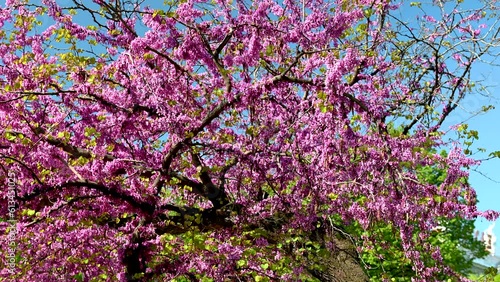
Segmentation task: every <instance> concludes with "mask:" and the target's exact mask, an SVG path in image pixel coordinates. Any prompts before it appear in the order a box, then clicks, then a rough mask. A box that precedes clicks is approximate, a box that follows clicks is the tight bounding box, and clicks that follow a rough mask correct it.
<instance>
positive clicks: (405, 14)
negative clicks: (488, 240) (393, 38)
mask: <svg viewBox="0 0 500 282" xmlns="http://www.w3.org/2000/svg"><path fill="white" fill-rule="evenodd" d="M481 2H482V1H466V2H464V5H466V6H465V7H466V8H470V9H477V8H478V5H480V4H481ZM447 5H453V2H450V3H448V4H447ZM428 7H429V6H422V8H423V11H422V10H420V9H418V8H417V7H410V2H409V1H408V2H403V5H402V6H401V9H400V11H399V13H397V14H399V15H400V16H401V17H402V18H403V19H404V20H406V21H407V22H409V23H414V22H415V21H416V18H417V16H422V15H425V14H428V15H433V16H438V18H439V13H438V11H437V10H435V9H428ZM446 7H447V6H446ZM426 8H427V9H426ZM497 52H498V51H497ZM485 60H486V61H491V62H493V58H486V59H485ZM493 63H500V59H497V60H496V61H495V62H493ZM499 74H500V66H494V64H488V63H480V64H478V65H476V66H475V68H474V67H473V69H472V76H471V78H472V79H473V80H475V81H480V85H481V86H485V87H486V90H487V91H481V92H479V93H472V94H471V95H469V96H468V97H467V98H466V99H465V100H463V101H462V103H461V104H460V106H459V107H457V109H456V111H455V112H453V113H452V114H450V116H449V117H448V119H447V121H446V122H445V124H444V126H443V128H442V129H443V130H447V129H448V128H449V126H452V125H456V124H460V123H467V124H468V125H469V129H470V130H477V131H478V132H479V140H475V141H474V144H473V146H472V149H477V148H484V149H486V152H485V153H476V154H474V155H473V158H474V159H487V158H488V155H489V153H491V152H493V151H500V130H499V128H500V127H499V125H500V83H499V82H500V75H499ZM486 105H493V106H495V107H496V109H493V110H490V111H489V112H487V113H485V114H482V115H477V116H474V113H476V112H478V111H479V110H480V109H481V107H482V106H486ZM449 137H450V138H453V137H456V136H454V135H453V134H449ZM473 151H474V152H475V150H473ZM469 182H470V184H471V185H472V186H473V187H474V188H475V189H476V192H477V197H478V201H479V203H478V209H479V210H481V211H484V210H496V211H500V159H498V158H495V159H490V160H487V161H483V162H482V163H481V165H479V166H478V167H473V168H472V170H471V171H470V177H469ZM490 224H492V222H491V221H487V220H485V219H478V220H476V229H477V230H479V231H480V232H482V231H484V230H486V229H487V228H488V226H489V225H490ZM494 233H495V235H496V236H497V238H498V242H499V243H498V244H497V246H496V247H497V248H496V255H499V256H500V219H498V220H496V223H495V228H494Z"/></svg>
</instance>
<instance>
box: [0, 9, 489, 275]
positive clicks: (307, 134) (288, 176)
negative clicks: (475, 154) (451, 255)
mask: <svg viewBox="0 0 500 282" xmlns="http://www.w3.org/2000/svg"><path fill="white" fill-rule="evenodd" d="M461 2H462V1H456V3H455V2H454V1H446V3H444V1H436V3H435V5H430V6H428V7H427V8H425V9H424V7H423V6H421V4H420V3H416V2H415V3H413V2H412V3H411V5H407V4H401V5H400V4H398V3H392V2H391V1H388V0H357V1H347V0H337V1H333V0H332V1H328V0H324V1H323V0H307V1H306V0H302V1H290V0H283V1H271V0H258V1H245V0H236V1H232V0H231V1H226V0H213V1H206V0H181V1H165V3H163V5H161V3H158V1H139V0H113V1H111V0H94V1H92V2H91V1H83V0H72V1H55V0H42V1H41V2H40V1H29V0H8V1H6V4H5V7H3V8H1V10H0V26H1V27H2V31H1V32H0V40H1V41H0V55H1V56H0V57H1V59H0V64H1V66H0V78H1V84H2V87H1V89H0V93H1V96H0V99H1V100H0V117H1V118H0V125H1V126H0V128H1V130H2V134H1V136H0V167H1V169H2V170H1V171H2V174H1V175H2V176H3V178H4V179H7V178H9V179H10V178H12V177H14V178H15V183H16V186H15V189H14V190H7V189H3V190H1V192H0V195H1V196H2V201H4V202H2V203H4V204H2V205H1V207H0V217H1V218H2V222H0V226H1V228H0V229H1V235H0V236H1V237H0V241H1V243H2V248H4V247H5V248H10V249H9V250H10V251H12V252H13V253H14V254H15V259H14V260H13V261H15V262H14V263H15V265H14V267H13V268H7V267H4V268H3V270H2V272H0V273H1V277H4V278H5V279H7V280H9V279H11V280H12V279H14V280H17V281H53V280H57V279H62V280H65V281H106V280H110V281H115V280H120V281H171V280H173V281H198V280H201V281H212V280H213V281H238V280H243V281H250V280H255V281H270V280H272V281H286V280H311V281H313V280H316V281H318V280H320V281H365V280H366V279H367V276H366V275H365V274H364V272H363V264H362V262H360V261H359V260H358V257H357V251H358V250H359V249H360V248H366V247H370V246H373V245H374V244H375V245H376V244H377V242H371V239H373V238H371V237H370V236H369V235H367V236H364V237H362V238H352V236H350V235H349V234H346V233H345V231H344V229H343V228H342V227H343V226H345V225H347V224H352V223H354V222H355V223H356V224H359V225H360V226H362V228H363V229H365V230H366V231H367V232H366V234H369V232H370V230H371V229H372V228H375V227H374V226H377V223H380V222H384V223H386V224H389V225H390V226H391V228H392V229H393V231H394V232H397V234H398V236H399V237H400V239H401V244H402V248H403V250H404V254H405V256H406V259H407V260H408V261H411V262H412V266H413V270H414V271H415V279H423V280H428V279H431V278H432V277H433V276H434V275H435V274H437V273H440V272H443V271H445V272H446V271H451V270H449V269H446V268H443V267H441V266H440V264H439V262H440V261H441V256H440V253H439V249H435V248H434V247H432V246H430V245H428V246H427V245H424V246H420V242H422V241H423V240H424V239H425V238H426V237H427V236H429V234H430V233H431V230H432V228H434V227H435V226H436V224H437V223H436V219H437V218H441V219H442V218H454V217H456V216H463V217H466V218H475V217H477V216H486V217H487V218H489V219H491V218H494V217H495V216H497V214H496V213H494V212H479V211H477V209H476V206H475V202H474V201H473V199H475V192H474V190H473V189H472V188H471V187H469V185H468V184H467V183H466V182H464V181H462V179H464V177H466V176H467V171H466V170H465V169H466V168H467V167H468V166H470V165H472V164H474V163H475V161H474V160H472V159H469V158H467V156H466V154H464V153H463V151H462V149H461V148H460V147H459V144H458V143H456V144H455V143H445V142H443V141H442V138H441V137H442V135H443V132H444V131H445V130H448V128H444V129H442V125H443V122H444V121H445V120H446V118H447V117H448V116H449V114H450V113H451V112H452V111H453V110H454V109H455V108H456V107H457V106H458V105H459V103H460V101H461V100H462V99H463V98H464V97H465V95H466V94H467V93H470V92H471V91H473V90H474V88H473V85H472V83H471V80H470V74H471V67H472V66H473V65H474V63H475V62H476V61H478V60H480V59H481V58H482V57H485V56H488V55H490V51H491V50H493V49H492V47H495V45H494V44H495V43H496V42H497V41H498V37H497V33H498V29H497V26H496V22H494V18H493V19H488V16H490V15H494V13H495V11H496V8H497V7H496V6H494V5H495V4H494V1H492V2H491V3H483V4H481V5H482V6H481V7H477V9H476V8H470V7H461V5H462V4H461ZM478 3H479V2H478ZM401 9H406V10H409V9H414V10H415V11H416V12H415V15H416V14H420V15H421V17H419V18H412V19H411V21H406V20H404V18H403V17H401V16H398V15H400V14H401V13H400V11H401ZM412 11H413V10H412ZM425 11H428V12H427V13H426V12H425ZM411 13H413V12H410V14H411ZM486 24H488V25H486ZM394 128H397V130H393V129H394ZM459 129H460V128H459ZM461 129H462V130H463V129H464V128H461ZM468 134H469V135H471V136H475V133H474V132H472V131H468ZM443 146H444V147H447V148H449V154H448V155H447V156H441V155H439V154H435V153H432V152H435V150H433V149H436V148H442V147H443ZM426 166H435V167H438V168H440V169H445V170H446V171H447V174H446V177H445V178H444V179H443V182H442V183H441V184H440V185H433V184H429V183H428V182H425V181H421V180H420V179H419V177H418V175H417V169H420V168H422V167H426ZM6 182H7V181H5V183H6ZM12 191H14V192H12ZM7 200H8V202H9V203H12V202H15V205H13V206H12V207H11V206H10V204H8V203H7ZM12 213H13V214H14V216H15V218H16V220H17V221H16V222H15V224H12V221H7V218H9V214H12ZM415 230H419V231H418V233H417V232H416V231H415ZM12 234H15V236H12ZM13 238H14V239H13ZM12 240H14V241H15V244H14V245H15V246H12V244H11V242H12ZM416 246H418V248H416ZM421 250H424V251H426V252H428V253H431V254H432V258H433V259H434V260H435V261H436V265H435V266H429V265H424V264H423V263H422V260H421V253H420V252H421ZM3 259H4V261H3V264H4V266H6V265H7V264H9V263H11V262H12V261H10V262H9V259H8V258H7V257H5V258H3Z"/></svg>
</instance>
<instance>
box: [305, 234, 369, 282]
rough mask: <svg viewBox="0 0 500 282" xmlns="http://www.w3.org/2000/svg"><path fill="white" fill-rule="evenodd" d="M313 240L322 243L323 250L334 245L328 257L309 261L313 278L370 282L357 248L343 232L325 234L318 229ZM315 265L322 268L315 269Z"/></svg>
mask: <svg viewBox="0 0 500 282" xmlns="http://www.w3.org/2000/svg"><path fill="white" fill-rule="evenodd" d="M311 239H312V240H313V241H316V242H318V243H320V244H321V246H322V247H323V248H326V245H327V243H330V244H333V250H332V251H331V252H330V253H329V254H328V255H327V256H323V257H317V258H316V259H313V260H308V261H307V264H308V265H306V268H307V270H308V271H309V273H310V274H311V275H312V276H313V277H315V278H317V279H319V280H320V281H322V282H365V281H369V278H368V276H367V275H366V273H365V271H364V268H363V266H362V265H361V260H360V259H359V255H358V252H357V251H356V246H355V245H354V243H353V241H351V239H350V238H349V237H347V236H345V235H344V234H343V233H342V232H341V231H330V232H325V231H324V230H323V229H318V230H316V231H315V232H314V233H313V234H312V236H311ZM315 265H316V266H320V267H319V268H318V267H314V266H315ZM319 269H320V270H319Z"/></svg>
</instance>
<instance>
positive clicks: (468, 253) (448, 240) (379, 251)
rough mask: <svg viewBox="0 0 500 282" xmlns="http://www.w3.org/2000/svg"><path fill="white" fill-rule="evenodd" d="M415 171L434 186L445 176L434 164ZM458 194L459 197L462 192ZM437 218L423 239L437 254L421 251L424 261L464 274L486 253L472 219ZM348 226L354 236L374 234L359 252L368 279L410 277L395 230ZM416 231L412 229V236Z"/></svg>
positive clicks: (441, 277) (442, 276)
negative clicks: (474, 261) (475, 233)
mask: <svg viewBox="0 0 500 282" xmlns="http://www.w3.org/2000/svg"><path fill="white" fill-rule="evenodd" d="M441 155H442V156H446V153H445V152H444V151H443V152H441ZM418 175H419V179H420V181H422V182H425V183H429V184H431V185H437V186H439V185H441V183H442V182H443V181H444V180H445V179H446V171H445V170H443V169H439V168H437V167H435V166H426V167H422V168H420V169H418ZM463 181H466V180H465V179H464V180H463ZM459 197H460V198H461V200H463V195H461V196H459ZM437 221H438V222H439V226H436V227H435V228H434V229H433V232H432V233H431V234H430V235H429V237H428V238H426V240H425V241H426V242H428V243H429V244H430V245H432V246H435V247H438V248H439V250H440V253H441V258H439V259H438V260H439V261H436V259H437V258H436V256H434V255H432V254H429V253H425V252H422V259H423V262H424V265H426V266H427V267H434V266H436V265H437V264H438V263H439V262H441V259H442V263H443V264H444V265H445V266H446V267H449V268H450V269H452V270H453V271H454V272H455V273H459V274H461V275H463V276H468V275H469V274H470V270H471V268H472V263H473V260H474V259H476V258H483V257H485V256H486V255H488V254H489V253H488V252H487V251H486V248H485V245H484V243H483V242H482V241H480V240H479V239H478V238H475V237H474V229H475V227H474V221H473V220H468V219H465V218H463V217H461V216H457V217H455V218H444V219H438V220H437ZM348 230H349V233H350V234H351V235H352V236H355V237H362V236H363V235H365V236H371V237H373V238H376V239H374V240H372V241H374V242H376V245H373V246H372V248H368V249H366V250H365V251H364V252H363V253H362V260H363V262H364V263H365V264H366V268H367V270H368V275H369V276H370V279H371V281H382V280H383V279H388V278H394V279H396V281H411V278H412V277H414V275H415V273H414V271H413V269H412V265H411V262H410V261H408V259H407V258H406V257H405V255H404V250H403V249H402V247H401V240H400V239H399V238H398V234H395V233H394V231H395V230H394V228H393V227H392V226H391V225H387V224H384V223H380V225H379V227H378V229H375V228H374V229H373V230H370V231H364V230H363V229H362V228H360V227H359V225H353V226H350V227H349V228H348ZM418 233H419V232H416V235H415V236H417V234H418ZM437 278H438V279H439V281H447V279H454V278H455V275H449V274H447V273H442V274H440V275H438V276H437Z"/></svg>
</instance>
